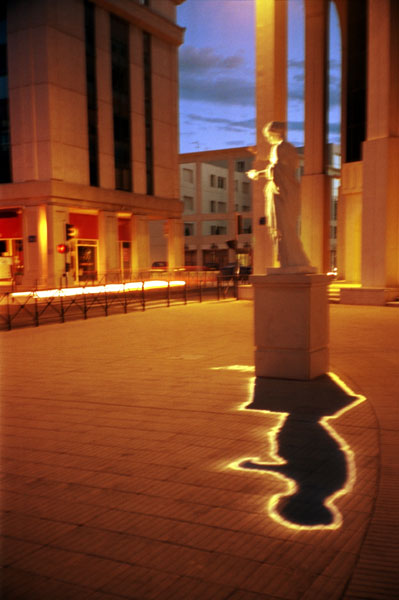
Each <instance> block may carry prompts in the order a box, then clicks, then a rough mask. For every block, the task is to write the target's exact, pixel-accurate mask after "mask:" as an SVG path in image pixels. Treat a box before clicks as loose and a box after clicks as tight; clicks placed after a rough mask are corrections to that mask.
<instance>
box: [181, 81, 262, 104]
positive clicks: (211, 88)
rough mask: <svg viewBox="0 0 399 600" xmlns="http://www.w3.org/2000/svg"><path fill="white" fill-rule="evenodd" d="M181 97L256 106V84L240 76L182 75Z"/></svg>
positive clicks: (207, 101) (208, 101)
mask: <svg viewBox="0 0 399 600" xmlns="http://www.w3.org/2000/svg"><path fill="white" fill-rule="evenodd" d="M180 97H181V99H183V100H194V101H200V102H206V103H217V104H229V105H232V104H235V105H240V106H254V104H255V84H254V82H253V81H248V80H245V79H243V78H240V77H236V76H232V77H227V76H225V75H224V76H222V75H221V76H219V77H214V78H209V77H197V76H190V77H184V78H183V77H181V78H180Z"/></svg>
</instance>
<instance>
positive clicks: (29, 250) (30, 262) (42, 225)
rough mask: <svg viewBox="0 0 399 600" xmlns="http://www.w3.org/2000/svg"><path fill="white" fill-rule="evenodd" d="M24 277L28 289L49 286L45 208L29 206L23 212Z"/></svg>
mask: <svg viewBox="0 0 399 600" xmlns="http://www.w3.org/2000/svg"><path fill="white" fill-rule="evenodd" d="M23 244H24V276H23V282H22V283H23V285H24V287H27V288H28V289H29V288H30V289H34V288H36V287H38V288H44V287H46V286H47V215H46V207H45V206H27V207H26V208H24V212H23Z"/></svg>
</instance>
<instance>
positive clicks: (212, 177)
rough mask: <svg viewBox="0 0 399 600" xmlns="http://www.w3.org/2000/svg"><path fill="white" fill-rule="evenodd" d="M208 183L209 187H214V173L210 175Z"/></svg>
mask: <svg viewBox="0 0 399 600" xmlns="http://www.w3.org/2000/svg"><path fill="white" fill-rule="evenodd" d="M210 185H211V187H216V175H211V176H210Z"/></svg>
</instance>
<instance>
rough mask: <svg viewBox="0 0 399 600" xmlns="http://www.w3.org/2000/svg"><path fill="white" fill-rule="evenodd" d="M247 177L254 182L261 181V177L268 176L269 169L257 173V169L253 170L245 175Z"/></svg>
mask: <svg viewBox="0 0 399 600" xmlns="http://www.w3.org/2000/svg"><path fill="white" fill-rule="evenodd" d="M245 175H246V176H247V177H249V179H253V180H254V181H257V180H258V179H259V175H265V176H266V175H267V168H266V169H262V170H261V171H257V170H256V169H251V170H250V171H247V172H246V173H245Z"/></svg>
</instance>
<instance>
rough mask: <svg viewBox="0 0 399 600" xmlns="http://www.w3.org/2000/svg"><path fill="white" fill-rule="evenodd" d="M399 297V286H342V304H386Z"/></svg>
mask: <svg viewBox="0 0 399 600" xmlns="http://www.w3.org/2000/svg"><path fill="white" fill-rule="evenodd" d="M397 298H399V288H378V287H370V288H367V287H361V288H359V287H353V288H351V287H345V288H341V293H340V303H341V304H359V305H361V304H363V305H368V306H384V305H385V304H386V303H387V302H392V301H393V300H396V299H397Z"/></svg>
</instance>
